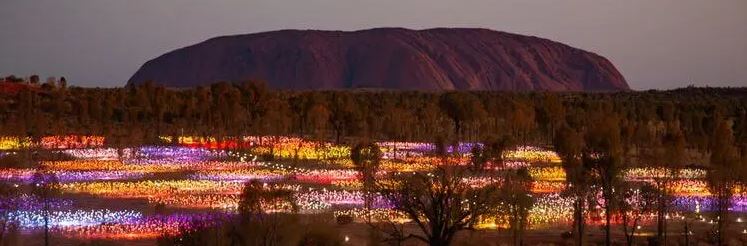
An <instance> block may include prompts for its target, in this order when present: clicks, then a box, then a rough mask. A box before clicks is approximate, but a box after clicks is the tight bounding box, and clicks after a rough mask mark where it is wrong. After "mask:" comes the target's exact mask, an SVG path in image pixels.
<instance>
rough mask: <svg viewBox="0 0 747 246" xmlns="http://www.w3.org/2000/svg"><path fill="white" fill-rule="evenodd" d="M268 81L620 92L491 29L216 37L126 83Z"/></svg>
mask: <svg viewBox="0 0 747 246" xmlns="http://www.w3.org/2000/svg"><path fill="white" fill-rule="evenodd" d="M249 79H253V80H264V81H267V83H268V85H269V86H270V87H273V88H277V89H295V90H326V89H348V88H377V89H401V90H431V91H438V90H508V91H525V90H551V91H616V90H628V89H629V87H628V84H627V83H626V82H625V79H624V78H623V76H622V75H621V74H620V72H618V71H617V69H615V67H614V66H613V65H612V63H610V62H609V61H608V60H607V59H605V58H604V57H602V56H599V55H597V54H594V53H591V52H587V51H584V50H580V49H577V48H573V47H570V46H568V45H564V44H561V43H558V42H554V41H550V40H547V39H542V38H537V37H530V36H522V35H517V34H510V33H505V32H498V31H492V30H487V29H464V28H437V29H428V30H409V29H401V28H378V29H370V30H362V31H354V32H342V31H312V30H310V31H301V30H282V31H273V32H264V33H256V34H247V35H237V36H225V37H218V38H213V39H210V40H207V41H204V42H202V43H199V44H196V45H193V46H189V47H185V48H181V49H178V50H175V51H172V52H169V53H167V54H165V55H162V56H160V57H158V58H155V59H153V60H150V61H148V62H146V63H145V64H144V65H143V66H142V67H141V68H140V69H139V70H138V71H137V72H136V73H135V74H134V75H133V76H132V78H130V80H129V82H128V84H130V85H132V84H140V83H144V82H146V81H154V82H155V83H156V84H161V85H164V86H167V87H194V86H199V85H207V84H210V83H214V82H219V81H243V80H249Z"/></svg>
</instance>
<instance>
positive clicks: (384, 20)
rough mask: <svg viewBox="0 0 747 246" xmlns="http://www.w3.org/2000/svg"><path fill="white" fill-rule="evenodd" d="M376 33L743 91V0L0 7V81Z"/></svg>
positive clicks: (119, 79)
mask: <svg viewBox="0 0 747 246" xmlns="http://www.w3.org/2000/svg"><path fill="white" fill-rule="evenodd" d="M375 27H405V28H412V29H425V28H432V27H481V28H489V29H494V30H500V31H507V32H514V33H519V34H524V35H532V36H538V37H543V38H548V39H552V40H555V41H559V42H563V43H566V44H569V45H571V46H574V47H578V48H581V49H585V50H589V51H592V52H595V53H598V54H600V55H602V56H605V57H607V58H608V59H610V60H611V61H612V63H613V64H615V65H616V67H617V68H618V69H619V70H620V71H621V72H622V74H623V75H624V76H625V78H626V79H627V81H628V83H629V84H630V86H631V88H633V89H638V90H640V89H651V88H658V89H669V88H676V87H683V86H687V85H690V84H693V85H699V86H705V85H709V86H747V1H746V0H626V1H620V0H515V1H489V0H462V1H453V0H449V1H446V0H376V1H368V0H266V1H265V0H261V1H258V0H234V1H231V0H209V1H208V0H0V37H2V38H0V75H3V76H5V75H9V74H16V75H20V76H27V75H31V74H39V75H41V76H42V77H43V78H44V77H46V76H65V77H66V78H67V79H68V81H69V82H70V83H71V84H73V85H78V86H87V87H88V86H100V87H113V86H123V85H124V84H125V83H126V81H127V79H129V77H130V76H131V75H132V74H133V73H134V72H135V71H136V70H137V69H138V68H139V67H140V66H141V65H142V64H143V63H144V62H146V61H148V60H150V59H153V58H155V57H157V56H159V55H161V54H163V53H166V52H168V51H171V50H174V49H177V48H180V47H183V46H187V45H191V44H195V43H197V42H200V41H203V40H206V39H208V38H211V37H215V36H222V35H232V34H243V33H253V32H262V31H271V30H278V29H324V30H358V29H368V28H375Z"/></svg>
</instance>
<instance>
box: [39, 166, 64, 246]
mask: <svg viewBox="0 0 747 246" xmlns="http://www.w3.org/2000/svg"><path fill="white" fill-rule="evenodd" d="M57 183H58V182H57V176H56V175H55V174H54V173H52V172H51V171H49V170H46V169H44V168H43V167H40V168H37V170H36V172H35V173H34V176H33V177H32V185H33V187H32V193H33V194H34V195H35V196H36V197H37V198H38V199H39V200H40V201H41V202H42V209H41V213H42V218H43V219H44V245H49V225H50V215H51V213H52V207H51V205H52V204H51V201H52V199H53V198H54V197H55V196H57V194H58V193H59V191H58V190H57V189H58V188H57Z"/></svg>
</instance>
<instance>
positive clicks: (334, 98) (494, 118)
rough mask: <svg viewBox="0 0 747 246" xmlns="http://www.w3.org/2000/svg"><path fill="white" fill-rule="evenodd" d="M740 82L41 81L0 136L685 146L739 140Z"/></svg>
mask: <svg viewBox="0 0 747 246" xmlns="http://www.w3.org/2000/svg"><path fill="white" fill-rule="evenodd" d="M746 112H747V91H746V90H745V89H739V88H736V89H720V88H686V89H678V90H672V91H643V92H633V91H631V92H617V93H554V92H484V91H474V92H471V91H461V92H439V93H437V92H417V91H277V90H271V89H268V88H267V87H266V86H265V85H264V84H263V83H258V82H252V81H249V82H243V83H235V84H231V83H217V84H213V85H211V86H206V87H198V88H194V89H167V88H164V87H160V86H155V85H153V84H151V83H146V84H144V85H141V86H133V87H125V88H104V89H102V88H79V87H70V88H68V87H67V86H65V83H62V84H60V83H58V84H55V83H52V82H47V83H45V86H38V87H28V88H27V89H24V90H20V91H19V92H17V93H4V94H0V134H2V135H5V136H24V137H39V136H44V135H55V134H86V135H103V136H107V139H109V140H110V143H109V144H126V143H131V142H132V143H139V142H149V141H155V140H157V138H158V136H163V135H194V136H213V137H224V136H239V135H295V136H303V137H311V138H315V139H324V140H330V141H335V142H347V143H350V142H351V141H354V140H355V139H360V138H366V139H373V140H394V141H432V140H433V139H434V138H435V137H437V136H438V137H443V138H448V139H455V140H461V141H483V140H485V139H486V138H495V137H500V136H504V135H508V136H511V137H512V138H513V139H515V140H516V141H517V142H520V143H535V144H536V143H539V144H546V145H549V144H551V143H552V142H553V139H554V137H555V136H556V135H557V134H556V132H557V130H558V129H560V128H561V127H568V128H571V129H576V130H578V131H581V130H582V129H585V128H588V127H589V126H592V125H595V124H599V123H600V120H603V119H606V118H616V119H619V120H617V121H616V122H615V124H619V126H618V127H619V128H620V131H621V137H622V138H623V141H624V142H625V143H628V144H627V145H628V146H636V147H645V145H650V144H655V143H658V142H660V138H661V137H663V136H664V135H665V134H666V133H667V132H674V131H676V132H681V134H682V135H683V137H684V140H685V142H686V144H687V147H688V148H692V149H707V147H708V146H709V142H710V140H711V138H710V136H711V135H712V134H713V133H714V130H715V128H716V122H718V121H719V120H721V119H723V120H727V121H728V122H729V123H730V127H731V129H732V131H733V133H734V134H735V137H736V141H737V142H738V143H745V142H746V140H747V114H746Z"/></svg>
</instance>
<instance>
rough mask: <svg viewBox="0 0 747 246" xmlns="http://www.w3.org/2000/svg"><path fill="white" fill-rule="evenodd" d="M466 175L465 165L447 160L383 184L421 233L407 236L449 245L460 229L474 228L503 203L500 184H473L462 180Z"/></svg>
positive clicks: (395, 205)
mask: <svg viewBox="0 0 747 246" xmlns="http://www.w3.org/2000/svg"><path fill="white" fill-rule="evenodd" d="M465 175H466V171H465V170H464V169H463V168H461V167H458V166H455V165H451V164H448V163H444V164H442V165H440V166H438V167H437V168H436V170H435V171H433V172H432V173H415V174H403V175H402V176H401V177H396V180H401V182H399V183H398V184H389V185H386V184H382V185H380V191H381V193H382V194H383V195H384V196H385V197H386V198H388V199H389V200H390V201H391V202H392V203H393V206H394V209H395V210H397V211H399V212H402V213H403V214H405V215H406V216H407V217H408V218H409V219H411V220H412V221H413V222H414V223H415V224H416V225H417V226H418V228H419V229H420V231H421V232H422V235H419V234H409V235H407V237H408V238H416V239H419V240H421V241H423V242H425V243H428V244H429V245H433V246H443V245H450V244H451V243H452V241H453V240H454V236H455V235H456V233H457V232H459V231H462V230H467V229H470V228H472V227H473V226H474V225H475V224H476V223H477V222H478V219H479V218H480V217H481V216H485V215H488V214H492V213H494V212H495V209H496V207H497V206H498V205H499V203H500V192H499V187H498V185H495V184H493V185H488V186H484V187H472V186H470V185H468V184H466V183H464V182H462V178H464V177H465Z"/></svg>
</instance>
